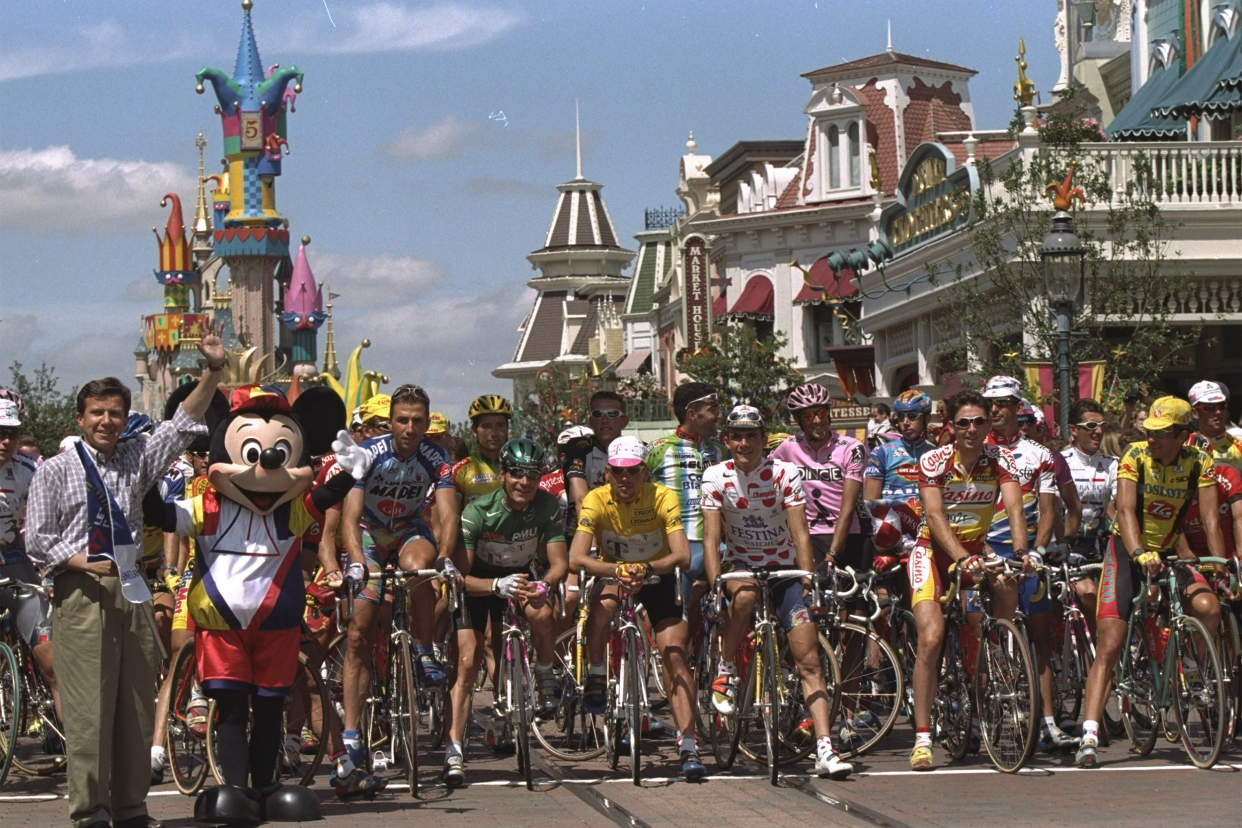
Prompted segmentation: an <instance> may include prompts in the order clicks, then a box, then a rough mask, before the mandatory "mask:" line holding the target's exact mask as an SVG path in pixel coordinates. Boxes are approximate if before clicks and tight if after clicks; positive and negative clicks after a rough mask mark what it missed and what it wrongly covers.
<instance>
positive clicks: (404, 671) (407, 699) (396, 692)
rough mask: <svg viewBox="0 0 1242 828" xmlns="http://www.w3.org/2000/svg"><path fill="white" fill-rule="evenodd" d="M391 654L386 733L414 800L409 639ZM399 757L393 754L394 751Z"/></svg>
mask: <svg viewBox="0 0 1242 828" xmlns="http://www.w3.org/2000/svg"><path fill="white" fill-rule="evenodd" d="M389 652H391V653H392V656H391V658H392V661H393V667H392V673H391V679H392V682H393V683H392V691H393V693H392V698H391V700H390V703H389V714H390V715H391V716H392V724H391V726H390V732H391V733H392V734H393V741H394V742H395V744H394V745H393V750H394V757H393V758H400V760H401V763H402V764H403V765H404V766H405V781H406V782H408V783H409V785H410V796H412V797H414V798H416V799H417V798H418V686H417V685H416V684H415V683H414V651H413V648H411V647H410V640H409V638H408V637H406V636H404V635H403V636H401V638H400V641H399V643H397V644H395V645H394V646H393V647H392V649H391V650H390V651H389ZM398 751H399V752H400V755H399V756H398V755H397V752H398Z"/></svg>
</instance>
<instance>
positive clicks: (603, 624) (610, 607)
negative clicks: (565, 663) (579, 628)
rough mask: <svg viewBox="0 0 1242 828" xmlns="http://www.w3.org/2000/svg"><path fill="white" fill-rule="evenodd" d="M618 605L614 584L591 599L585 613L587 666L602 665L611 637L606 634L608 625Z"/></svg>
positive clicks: (609, 625)
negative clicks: (587, 611)
mask: <svg viewBox="0 0 1242 828" xmlns="http://www.w3.org/2000/svg"><path fill="white" fill-rule="evenodd" d="M620 606H621V604H620V602H619V601H618V600H617V588H616V587H615V586H609V587H605V588H604V589H603V590H602V591H601V592H600V594H599V595H598V596H597V597H595V598H594V599H592V601H591V611H590V613H589V614H588V615H587V653H588V655H589V656H590V662H591V663H590V664H589V665H587V666H588V667H597V666H600V665H603V663H604V657H605V655H606V654H607V648H608V641H609V639H610V638H611V636H610V635H609V634H608V633H609V627H611V626H612V619H613V617H614V616H615V615H616V614H617V610H618V609H619V608H620Z"/></svg>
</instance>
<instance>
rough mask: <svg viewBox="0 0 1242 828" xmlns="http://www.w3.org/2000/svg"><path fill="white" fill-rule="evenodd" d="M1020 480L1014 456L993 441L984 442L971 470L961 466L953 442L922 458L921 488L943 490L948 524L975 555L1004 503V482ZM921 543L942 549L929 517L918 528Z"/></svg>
mask: <svg viewBox="0 0 1242 828" xmlns="http://www.w3.org/2000/svg"><path fill="white" fill-rule="evenodd" d="M1017 479H1018V468H1017V463H1016V462H1015V461H1014V459H1013V455H1012V454H1010V453H1009V450H1008V449H1004V448H1001V447H1000V446H994V445H990V444H987V445H984V447H983V453H982V454H980V455H979V459H978V460H976V461H975V463H974V465H973V466H972V467H971V468H969V469H966V468H962V466H961V464H960V462H959V458H958V455H957V446H954V445H948V446H941V447H940V448H937V449H933V450H931V451H929V452H927V453H926V454H924V455H923V459H921V460H920V461H919V488H920V489H922V488H934V489H939V490H940V497H941V500H942V502H943V504H944V512H945V517H947V518H948V520H949V527H950V528H951V529H952V530H953V534H955V535H956V536H957V539H958V541H959V542H960V543H961V544H962V546H964V547H965V548H966V550H967V551H968V552H971V553H972V554H977V553H979V552H981V551H982V550H983V542H984V539H985V538H986V537H987V535H988V529H989V527H991V525H992V518H993V517H994V516H995V514H996V507H997V504H999V503H1001V502H1002V498H1001V495H1000V489H1001V485H1002V484H1004V483H1008V482H1010V481H1016V480H1017ZM919 543H920V544H924V545H929V546H931V548H932V549H934V550H937V551H939V548H938V544H936V542H935V541H934V540H933V538H932V534H931V527H930V526H929V525H928V523H927V521H926V519H924V521H923V525H922V527H921V528H920V530H919Z"/></svg>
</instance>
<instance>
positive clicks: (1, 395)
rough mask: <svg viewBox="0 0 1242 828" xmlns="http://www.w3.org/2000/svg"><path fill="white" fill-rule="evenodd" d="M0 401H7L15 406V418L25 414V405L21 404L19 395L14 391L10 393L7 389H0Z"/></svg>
mask: <svg viewBox="0 0 1242 828" xmlns="http://www.w3.org/2000/svg"><path fill="white" fill-rule="evenodd" d="M0 400H8V401H9V402H11V403H13V404H14V405H16V406H17V416H18V417H21V416H22V415H24V414H25V413H26V403H24V402H22V398H21V395H19V394H18V393H17V392H16V391H10V390H9V389H7V388H0Z"/></svg>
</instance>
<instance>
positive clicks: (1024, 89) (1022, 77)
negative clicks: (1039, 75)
mask: <svg viewBox="0 0 1242 828" xmlns="http://www.w3.org/2000/svg"><path fill="white" fill-rule="evenodd" d="M1014 60H1015V61H1017V62H1018V81H1017V83H1015V84H1014V85H1013V99H1014V100H1015V101H1017V102H1018V103H1019V104H1021V105H1022V106H1030V105H1031V102H1032V101H1034V100H1035V81H1033V80H1031V79H1030V78H1028V77H1027V76H1026V41H1025V40H1024V39H1023V38H1022V37H1021V36H1019V37H1018V55H1017V57H1015V58H1014Z"/></svg>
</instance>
